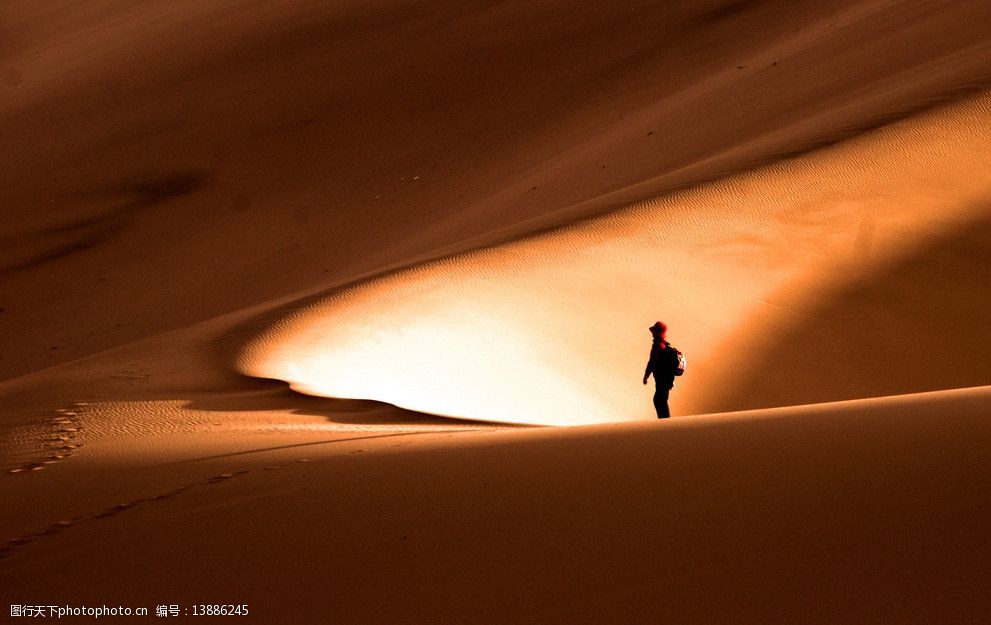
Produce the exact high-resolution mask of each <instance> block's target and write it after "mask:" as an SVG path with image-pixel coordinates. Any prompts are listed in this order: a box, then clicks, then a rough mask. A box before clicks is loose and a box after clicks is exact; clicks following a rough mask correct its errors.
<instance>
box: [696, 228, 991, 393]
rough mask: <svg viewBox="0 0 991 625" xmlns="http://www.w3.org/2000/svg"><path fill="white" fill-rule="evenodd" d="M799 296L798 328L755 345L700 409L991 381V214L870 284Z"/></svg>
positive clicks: (883, 271) (925, 245)
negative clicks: (739, 367)
mask: <svg viewBox="0 0 991 625" xmlns="http://www.w3.org/2000/svg"><path fill="white" fill-rule="evenodd" d="M851 262H855V260H854V259H851ZM801 297H802V298H803V301H791V302H784V304H785V305H786V306H787V308H789V309H791V310H794V311H796V312H798V313H799V314H797V315H795V319H796V320H797V321H796V322H795V325H793V326H792V327H790V328H787V329H786V330H784V331H782V332H780V333H779V334H778V335H777V336H776V337H774V338H773V339H772V341H771V342H770V343H765V344H764V345H762V346H757V347H755V348H754V349H753V351H752V353H751V354H750V355H749V356H748V359H747V362H746V363H745V367H744V368H742V369H741V370H740V371H739V373H738V374H737V375H736V376H735V377H732V378H730V379H728V380H726V381H725V382H722V384H723V387H722V389H719V388H715V387H714V388H713V389H712V390H713V391H714V392H715V393H714V394H713V396H712V397H710V398H709V401H708V402H706V405H704V406H701V410H699V412H721V411H728V410H741V409H749V408H764V407H773V406H789V405H797V404H809V403H818V402H828V401H838V400H845V399H859V398H866V397H878V396H885V395H900V394H904V393H917V392H924V391H935V390H943V389H952V388H964V387H973V386H982V385H987V384H991V357H989V354H991V315H989V310H991V308H989V306H991V213H989V214H986V215H985V216H984V217H982V218H980V219H978V220H976V221H972V222H970V223H968V224H966V225H965V226H963V227H962V228H960V229H959V230H957V231H956V232H954V233H953V234H951V235H949V236H946V237H943V238H940V239H934V240H931V241H926V242H925V243H923V244H922V245H921V246H919V247H918V248H917V249H915V250H914V251H913V252H912V253H911V255H909V256H907V257H904V258H902V259H901V260H900V261H898V262H896V263H894V264H892V265H889V266H886V267H884V268H882V269H879V270H878V271H877V272H876V273H875V274H874V275H873V276H871V277H870V278H867V279H864V280H859V281H857V282H854V283H848V284H846V285H844V286H842V287H840V288H837V289H836V290H834V291H832V292H824V293H808V292H806V293H803V294H802V295H801ZM720 390H721V391H722V392H721V393H720V392H719V391H720ZM709 402H711V403H709Z"/></svg>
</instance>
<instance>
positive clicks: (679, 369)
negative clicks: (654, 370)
mask: <svg viewBox="0 0 991 625" xmlns="http://www.w3.org/2000/svg"><path fill="white" fill-rule="evenodd" d="M668 347H670V348H671V349H673V350H674V353H675V355H677V357H678V364H677V365H675V368H674V374H675V375H676V376H678V375H685V367H687V366H688V360H687V359H686V358H685V355H684V354H682V353H681V352H680V351H678V348H676V347H675V346H674V345H671V344H670V343H668Z"/></svg>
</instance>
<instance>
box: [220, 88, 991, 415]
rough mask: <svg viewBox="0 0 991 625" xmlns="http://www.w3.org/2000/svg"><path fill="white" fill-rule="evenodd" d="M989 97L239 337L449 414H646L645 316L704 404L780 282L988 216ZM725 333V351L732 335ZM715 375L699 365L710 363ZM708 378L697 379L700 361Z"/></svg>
mask: <svg viewBox="0 0 991 625" xmlns="http://www.w3.org/2000/svg"><path fill="white" fill-rule="evenodd" d="M989 128H991V96H989V95H988V94H983V95H982V96H980V97H978V98H975V99H972V100H969V101H967V102H964V103H961V104H957V105H954V106H951V107H947V108H943V109H940V110H937V111H934V112H932V113H930V114H927V115H924V116H920V117H917V118H914V119H911V120H908V121H905V122H902V123H899V124H897V125H894V126H891V127H888V128H885V129H882V130H880V131H877V132H874V133H871V134H869V135H864V136H862V137H860V138H858V139H856V140H852V141H848V142H846V143H843V144H840V145H837V146H834V147H832V148H829V149H826V150H822V151H820V152H816V153H813V154H810V155H807V156H804V157H802V158H798V159H792V160H787V161H783V162H779V163H777V164H775V165H773V166H769V167H764V168H761V169H759V170H755V171H753V172H750V173H747V174H743V175H738V176H733V177H732V178H728V179H725V180H723V181H720V182H717V183H713V184H708V185H705V186H702V187H698V188H695V189H690V190H687V191H684V192H680V193H677V194H674V195H671V196H667V197H664V198H662V199H658V200H652V201H646V202H643V203H641V204H639V205H635V206H632V207H630V208H629V209H626V210H623V211H620V212H618V213H614V214H612V215H610V216H606V217H603V218H599V219H595V220H591V221H586V222H582V223H579V224H575V225H574V226H571V227H568V228H564V229H560V230H558V231H555V232H552V233H549V234H545V235H541V236H537V237H534V238H529V239H525V240H521V241H518V242H515V243H512V244H507V245H503V246H499V247H497V248H492V249H486V250H482V251H478V252H474V253H471V254H466V255H462V256H458V257H455V258H451V259H447V260H444V261H440V262H435V263H432V264H429V265H426V266H422V267H417V268H414V269H410V270H406V271H402V272H399V273H396V274H393V275H390V276H387V277H384V278H381V279H376V280H373V281H370V282H368V283H365V284H363V285H360V286H357V287H354V288H349V289H347V290H344V291H341V292H337V293H335V294H332V295H330V296H329V297H327V298H326V299H325V300H323V301H321V302H319V303H317V304H315V305H311V306H308V307H306V308H304V309H302V310H299V311H297V312H296V313H295V314H292V315H290V316H289V317H287V318H285V319H283V320H282V321H281V322H280V323H278V324H276V325H275V326H274V327H273V328H272V329H271V330H270V331H268V332H266V333H265V334H264V335H262V336H261V337H259V338H258V339H257V340H255V341H254V342H253V343H252V344H250V345H249V346H247V347H246V349H245V350H244V352H243V354H242V356H241V360H240V365H239V366H240V368H241V370H242V371H243V372H245V373H247V374H250V375H255V376H260V377H268V378H278V379H282V380H286V381H288V382H290V383H291V385H292V387H293V388H294V389H296V390H298V391H300V392H303V393H309V394H313V395H321V396H332V397H349V398H361V399H375V400H379V401H384V402H389V403H392V404H396V405H398V406H402V407H405V408H410V409H414V410H420V411H425V412H429V413H434V414H440V415H450V416H458V417H465V418H472V419H483V420H492V421H504V422H520V423H537V424H558V425H564V424H583V423H596V422H610V421H624V420H631V419H640V418H650V417H651V416H652V408H651V403H650V399H649V395H650V392H651V391H650V390H648V389H644V388H643V387H642V386H641V384H640V378H641V375H642V371H643V366H644V361H645V358H646V355H647V350H648V347H649V335H648V333H647V326H648V325H649V324H650V323H652V322H653V321H655V320H656V319H662V320H664V321H665V322H667V323H668V325H669V327H670V331H669V336H668V338H669V340H671V342H672V343H673V344H675V345H676V346H677V347H678V348H679V349H681V350H682V351H684V352H685V353H686V354H687V355H688V358H689V372H688V375H686V376H685V377H684V378H682V379H680V380H679V381H678V384H677V387H676V389H675V391H674V393H673V395H672V408H673V411H674V413H675V414H686V413H691V412H692V411H693V405H694V404H695V403H696V402H697V399H698V398H699V397H701V396H702V395H704V393H705V392H706V388H707V387H708V386H709V385H715V384H719V381H720V379H721V378H725V376H726V375H728V374H729V373H730V372H729V371H727V370H725V369H724V368H722V367H727V366H729V365H725V364H724V363H728V362H731V361H732V359H727V358H726V351H727V350H728V349H730V350H731V349H732V347H731V346H732V344H733V339H734V337H740V336H744V335H748V336H752V335H753V334H755V333H757V334H759V333H765V334H773V333H774V331H775V327H776V326H778V325H779V324H781V323H784V322H785V320H786V319H787V317H788V315H790V314H793V313H794V311H781V310H778V309H776V308H775V307H774V306H772V305H768V302H769V298H773V296H774V294H776V293H780V292H782V291H785V290H788V291H794V290H796V289H797V290H799V291H802V290H806V291H813V290H817V289H823V288H828V287H830V286H831V285H836V284H839V283H842V282H844V281H849V280H854V279H857V278H858V276H862V275H864V274H866V273H867V272H869V271H872V270H875V269H877V268H878V267H880V266H883V265H885V264H886V263H890V262H892V261H894V260H895V259H897V258H898V257H899V256H900V255H902V254H906V253H910V252H911V250H912V249H913V247H914V246H915V245H917V244H918V243H919V242H920V241H923V240H925V239H927V238H929V237H933V236H937V235H939V234H940V233H943V232H946V231H948V230H950V229H952V228H954V227H956V226H958V225H959V224H961V223H963V222H965V221H966V220H968V219H971V218H974V217H977V216H980V215H981V214H986V211H987V210H988V209H987V198H989V197H991V166H989V163H991V158H989V157H991V131H989ZM727 346H729V347H727ZM699 371H704V372H705V373H706V375H704V376H703V375H698V372H699ZM693 373H695V374H696V375H693Z"/></svg>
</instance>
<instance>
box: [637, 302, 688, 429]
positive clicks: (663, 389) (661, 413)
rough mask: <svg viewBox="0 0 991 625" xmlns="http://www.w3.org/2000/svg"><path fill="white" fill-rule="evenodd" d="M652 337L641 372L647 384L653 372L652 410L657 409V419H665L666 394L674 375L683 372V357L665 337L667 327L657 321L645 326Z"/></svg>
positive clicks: (667, 411)
mask: <svg viewBox="0 0 991 625" xmlns="http://www.w3.org/2000/svg"><path fill="white" fill-rule="evenodd" d="M647 329H648V330H650V334H651V335H652V336H653V337H654V340H653V343H651V346H650V358H649V359H648V360H647V368H646V369H645V370H644V372H643V383H644V384H647V378H649V377H650V375H651V374H654V384H655V390H654V410H656V411H657V418H658V419H667V418H668V417H670V416H671V411H670V410H669V409H668V394H669V393H670V392H671V389H672V388H674V378H675V376H678V375H681V374H683V373H684V372H685V359H684V356H682V355H681V352H679V351H678V350H677V349H675V348H674V346H672V345H671V344H670V343H668V342H667V340H666V339H665V335H666V334H667V331H668V327H667V326H666V325H664V323H662V322H660V321H658V322H657V323H655V324H654V325H652V326H650V327H649V328H647Z"/></svg>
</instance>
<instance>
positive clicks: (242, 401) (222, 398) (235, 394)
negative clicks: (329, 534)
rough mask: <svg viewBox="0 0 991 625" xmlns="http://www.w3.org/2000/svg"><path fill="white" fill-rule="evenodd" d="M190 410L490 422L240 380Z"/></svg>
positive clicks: (346, 421) (355, 421) (377, 421)
mask: <svg viewBox="0 0 991 625" xmlns="http://www.w3.org/2000/svg"><path fill="white" fill-rule="evenodd" d="M187 406H188V407H189V408H193V409H196V410H211V411H218V412H255V411H267V410H273V411H274V410H279V411H286V412H290V413H292V414H299V415H307V416H315V417H323V418H324V419H326V420H327V421H328V422H330V423H338V424H342V425H403V426H407V425H408V426H410V427H416V426H427V425H446V426H450V425H455V424H459V423H460V424H462V425H464V424H475V425H483V424H486V423H488V422H486V421H477V420H469V419H459V418H456V417H446V416H441V415H432V414H428V413H423V412H415V411H413V410H406V409H405V408H400V407H398V406H395V405H393V404H389V403H386V402H380V401H374V400H370V399H338V398H333V397H315V396H313V395H305V394H303V393H298V392H296V391H294V390H292V389H291V388H289V384H288V383H287V382H283V381H281V380H270V379H262V378H253V377H249V376H238V380H237V381H236V384H235V385H233V387H232V388H231V389H230V390H227V391H223V390H219V389H218V390H217V391H216V392H215V393H211V394H209V395H208V396H201V397H197V398H196V399H193V400H191V401H190V402H189V403H188V404H187ZM494 425H499V426H501V427H503V426H504V427H531V426H515V425H514V424H504V423H498V424H494Z"/></svg>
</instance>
